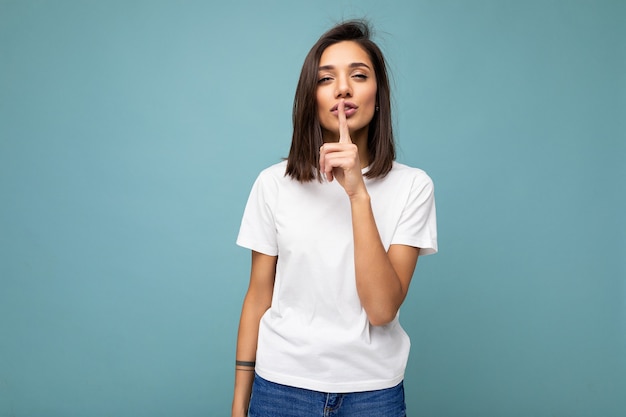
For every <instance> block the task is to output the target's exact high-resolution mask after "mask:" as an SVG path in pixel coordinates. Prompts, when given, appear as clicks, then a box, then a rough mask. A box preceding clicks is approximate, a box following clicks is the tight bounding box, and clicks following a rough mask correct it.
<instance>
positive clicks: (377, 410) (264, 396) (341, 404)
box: [248, 375, 406, 417]
mask: <svg viewBox="0 0 626 417" xmlns="http://www.w3.org/2000/svg"><path fill="white" fill-rule="evenodd" d="M248 416H249V417H405V416H406V405H405V402H404V386H403V384H402V382H401V383H400V384H398V385H396V386H395V387H393V388H387V389H382V390H377V391H366V392H352V393H348V394H332V393H326V392H318V391H310V390H307V389H302V388H295V387H290V386H287V385H281V384H276V383H274V382H270V381H267V380H265V379H263V378H261V377H260V376H258V375H255V377H254V384H253V385H252V397H251V398H250V410H249V412H248Z"/></svg>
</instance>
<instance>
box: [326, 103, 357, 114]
mask: <svg viewBox="0 0 626 417" xmlns="http://www.w3.org/2000/svg"><path fill="white" fill-rule="evenodd" d="M358 108H359V106H357V105H356V104H354V103H350V102H348V101H346V102H345V103H344V113H345V114H346V117H350V116H352V115H353V114H354V113H356V111H357V109H358ZM330 112H331V113H332V114H334V115H335V116H337V115H339V104H335V105H334V106H333V108H332V109H330Z"/></svg>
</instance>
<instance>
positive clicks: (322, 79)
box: [317, 77, 332, 84]
mask: <svg viewBox="0 0 626 417" xmlns="http://www.w3.org/2000/svg"><path fill="white" fill-rule="evenodd" d="M330 80H332V78H330V77H322V78H320V79H319V80H318V81H317V82H318V83H319V84H322V83H325V82H327V81H330Z"/></svg>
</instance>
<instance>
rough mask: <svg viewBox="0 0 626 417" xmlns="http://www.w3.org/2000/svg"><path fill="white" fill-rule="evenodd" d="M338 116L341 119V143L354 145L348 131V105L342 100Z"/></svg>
mask: <svg viewBox="0 0 626 417" xmlns="http://www.w3.org/2000/svg"><path fill="white" fill-rule="evenodd" d="M337 116H338V117H339V143H352V140H351V139H350V131H349V129H348V119H346V103H345V101H344V100H341V101H340V102H339V105H338V106H337Z"/></svg>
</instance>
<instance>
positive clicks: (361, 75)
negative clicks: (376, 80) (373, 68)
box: [353, 74, 367, 80]
mask: <svg viewBox="0 0 626 417" xmlns="http://www.w3.org/2000/svg"><path fill="white" fill-rule="evenodd" d="M353 77H354V78H360V79H363V80H366V79H367V75H365V74H354V75H353Z"/></svg>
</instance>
